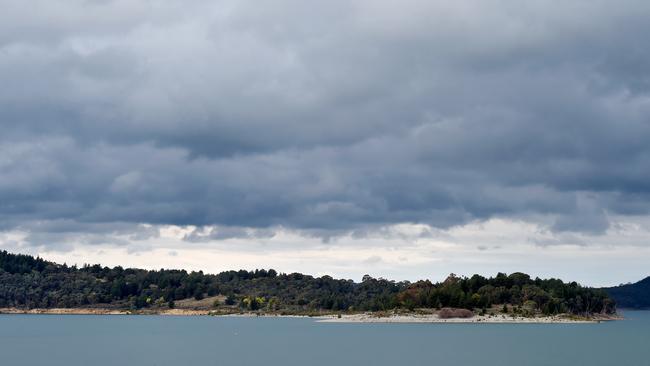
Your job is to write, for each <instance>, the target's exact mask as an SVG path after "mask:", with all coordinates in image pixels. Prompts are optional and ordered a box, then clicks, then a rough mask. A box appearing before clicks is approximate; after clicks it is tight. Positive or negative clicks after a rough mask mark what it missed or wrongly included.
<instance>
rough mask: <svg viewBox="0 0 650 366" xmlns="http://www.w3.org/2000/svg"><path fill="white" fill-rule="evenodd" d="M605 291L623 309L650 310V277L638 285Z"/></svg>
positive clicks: (622, 286)
mask: <svg viewBox="0 0 650 366" xmlns="http://www.w3.org/2000/svg"><path fill="white" fill-rule="evenodd" d="M605 291H607V293H608V294H609V296H611V297H613V298H615V299H616V302H617V303H618V306H619V307H621V308H628V309H650V277H646V278H645V279H643V280H641V281H639V282H637V283H630V284H626V285H620V286H617V287H610V288H606V289H605Z"/></svg>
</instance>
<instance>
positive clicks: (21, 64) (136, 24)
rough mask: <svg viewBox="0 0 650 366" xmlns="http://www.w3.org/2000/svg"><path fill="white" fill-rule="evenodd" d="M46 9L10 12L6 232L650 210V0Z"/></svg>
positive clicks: (557, 221) (2, 98) (584, 225)
mask: <svg viewBox="0 0 650 366" xmlns="http://www.w3.org/2000/svg"><path fill="white" fill-rule="evenodd" d="M36 3H38V4H36ZM34 5H35V6H34V7H29V8H27V7H24V6H17V5H11V4H9V5H8V6H7V7H6V11H4V12H3V13H2V15H0V83H1V84H2V85H3V87H2V88H1V89H0V123H1V124H2V126H1V127H2V134H1V136H0V221H1V222H2V225H3V227H4V229H10V228H20V227H28V226H29V227H32V229H30V230H35V231H36V232H43V233H48V232H54V231H56V229H54V228H53V229H52V230H45V229H43V230H37V229H34V227H33V223H34V222H51V223H53V224H54V225H55V224H57V223H60V221H57V220H65V222H68V223H74V224H75V225H81V226H88V227H91V226H92V225H109V226H110V225H113V224H120V225H121V224H124V223H126V224H127V225H129V224H138V223H152V224H177V225H197V226H206V225H219V226H221V227H222V229H221V230H220V231H216V232H215V233H213V234H210V235H216V238H219V237H231V236H236V235H244V236H246V235H249V233H250V231H247V230H244V229H243V228H264V227H269V226H285V227H289V228H297V229H304V230H309V231H311V232H314V233H319V234H318V235H323V236H324V237H326V236H328V235H329V234H327V233H336V232H339V231H347V230H357V231H359V230H361V231H363V227H365V226H372V225H382V224H391V223H400V222H420V223H426V224H430V225H432V226H435V227H449V226H453V225H457V224H463V223H466V222H468V221H470V220H476V219H479V220H480V219H487V218H490V217H511V218H524V219H535V218H539V217H546V218H547V219H548V220H550V221H549V222H548V225H549V226H550V227H551V228H553V229H554V230H557V231H579V232H587V233H602V232H603V231H604V230H606V229H607V228H608V226H609V220H608V215H609V214H623V215H625V214H634V215H647V214H648V209H649V208H650V205H649V204H648V202H649V201H648V199H649V197H650V183H648V182H650V173H649V172H650V169H648V168H650V145H649V144H648V143H647V142H648V139H649V138H650V121H649V119H648V116H649V115H650V102H648V101H649V100H650V99H649V94H650V79H649V77H648V75H649V73H648V72H649V71H650V69H648V65H650V51H648V47H647V45H646V44H645V43H646V42H645V40H644V37H643V36H642V35H644V34H648V33H649V32H650V22H649V20H650V5H649V4H648V3H647V2H644V1H624V2H621V3H617V4H616V8H615V9H614V4H612V3H611V2H605V1H593V2H588V3H587V2H582V1H567V2H563V3H562V4H561V5H558V4H550V3H545V2H535V3H534V4H522V3H520V2H516V1H498V2H489V1H488V2H485V1H480V2H479V1H464V2H454V3H453V4H452V3H448V2H430V1H407V2H404V3H400V4H399V5H397V4H396V3H389V2H377V1H355V2H347V1H334V2H327V4H325V3H323V4H318V5H316V4H313V3H310V4H307V3H305V2H301V1H279V2H274V4H273V5H271V4H266V5H265V4H259V3H255V2H246V1H236V2H230V1H221V2H193V3H192V4H188V3H186V2H174V1H170V2H155V1H154V2H146V3H141V4H134V3H133V2H130V1H70V2H66V3H65V4H56V5H55V4H53V3H51V2H38V1H35V4H34ZM36 5H38V6H36ZM35 9H39V11H36V10H35ZM42 14H47V17H45V15H42ZM229 228H230V229H229ZM83 230H84V229H79V230H77V231H75V232H83ZM88 230H91V229H88ZM106 230H109V231H110V230H113V229H106ZM72 231H74V230H72ZM202 239H204V238H199V237H198V236H196V235H195V236H191V237H188V240H202Z"/></svg>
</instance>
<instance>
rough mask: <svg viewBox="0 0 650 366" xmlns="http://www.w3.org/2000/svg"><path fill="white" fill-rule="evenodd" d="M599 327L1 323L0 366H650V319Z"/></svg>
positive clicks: (180, 320)
mask: <svg viewBox="0 0 650 366" xmlns="http://www.w3.org/2000/svg"><path fill="white" fill-rule="evenodd" d="M625 316H626V318H627V319H626V320H624V321H617V322H608V323H601V324H544V325H541V324H342V323H317V322H315V321H313V320H311V319H287V318H218V317H166V316H165V317H162V316H82V315H67V316H57V315H0V365H2V366H14V365H15V366H19V365H28V366H37V365H48V366H59V365H61V366H63V365H65V366H72V365H83V366H86V365H94V366H106V365H138V366H148V365H151V366H154V365H155V366H167V365H169V366H181V365H201V366H203V365H264V366H268V365H283V366H290V365H301V366H306V365H308V366H311V365H316V366H318V365H328V366H331V365H377V366H381V365H391V366H396V365H434V364H435V365H463V366H465V365H481V366H497V365H498V366H506V365H528V366H538V365H539V366H541V365H545V366H546V365H548V366H561V365H571V366H580V365H589V366H598V365H602V366H613V365H624V366H636V365H638V366H649V365H650V312H627V313H625Z"/></svg>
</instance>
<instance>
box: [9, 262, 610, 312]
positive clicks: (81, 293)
mask: <svg viewBox="0 0 650 366" xmlns="http://www.w3.org/2000/svg"><path fill="white" fill-rule="evenodd" d="M217 295H221V296H220V297H221V298H223V301H219V302H218V301H215V303H214V304H213V305H212V306H214V307H215V308H217V307H224V308H231V309H238V310H239V311H241V310H247V311H272V312H279V311H283V312H304V311H328V312H332V311H336V312H339V311H341V312H342V311H346V312H354V311H385V310H392V309H397V308H400V309H408V310H413V309H421V308H431V309H432V308H437V309H440V308H443V307H451V308H465V309H469V310H473V311H485V309H486V308H492V307H502V308H503V312H508V311H515V310H516V311H517V312H518V313H520V314H527V313H528V314H531V315H532V314H539V313H543V314H547V315H548V314H559V313H571V314H579V315H588V314H595V313H605V314H611V313H614V312H615V311H616V308H615V303H614V301H613V300H612V299H611V298H610V297H608V295H607V293H606V292H605V291H602V290H598V289H591V288H586V287H582V286H580V285H578V284H577V283H575V282H571V283H565V282H563V281H561V280H558V279H547V280H542V279H539V278H535V279H531V278H530V276H528V275H526V274H523V273H513V274H510V275H506V274H503V273H499V274H497V275H496V276H495V277H493V278H485V277H482V276H479V275H474V276H472V277H469V278H466V277H457V276H455V275H453V274H452V275H450V276H449V277H448V278H447V279H446V280H445V281H443V282H441V283H432V282H430V281H418V282H415V283H410V282H407V281H404V282H395V281H389V280H386V279H382V278H378V279H377V278H372V277H370V276H364V278H363V280H362V281H361V282H354V281H352V280H340V279H339V280H337V279H333V278H332V277H329V276H323V277H313V276H309V275H304V274H300V273H291V274H283V273H277V272H276V271H275V270H272V269H271V270H263V269H262V270H255V271H244V270H240V271H226V272H221V273H219V274H215V275H212V274H204V273H203V272H186V271H183V270H159V271H148V270H142V269H130V268H129V269H124V268H122V267H114V268H108V267H102V266H100V265H84V266H83V267H80V268H78V267H76V266H67V265H65V264H63V265H61V264H56V263H51V262H48V261H45V260H43V259H40V258H34V257H32V256H28V255H16V254H11V253H8V252H6V251H0V307H15V308H23V309H28V308H56V307H63V308H75V307H108V308H119V309H142V308H149V309H163V308H164V309H168V308H173V307H174V306H175V304H176V302H178V301H182V300H184V299H196V300H201V299H204V298H206V297H217Z"/></svg>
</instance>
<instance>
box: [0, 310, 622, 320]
mask: <svg viewBox="0 0 650 366" xmlns="http://www.w3.org/2000/svg"><path fill="white" fill-rule="evenodd" d="M0 315H149V316H218V317H247V318H253V317H263V318H310V319H315V320H316V322H319V323H456V324H461V323H472V324H597V323H600V322H604V321H614V320H622V319H623V317H622V316H620V315H613V316H606V315H599V316H594V317H591V318H582V317H574V316H568V315H555V316H538V317H523V316H515V317H513V316H511V315H506V314H498V315H475V316H473V317H471V318H440V317H439V316H438V315H437V314H419V313H410V314H409V313H406V314H405V313H401V314H390V315H384V314H376V313H357V314H316V315H313V314H281V313H251V312H244V313H241V312H219V311H214V310H194V309H164V310H155V311H152V310H123V309H108V308H52V309H19V308H0Z"/></svg>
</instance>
